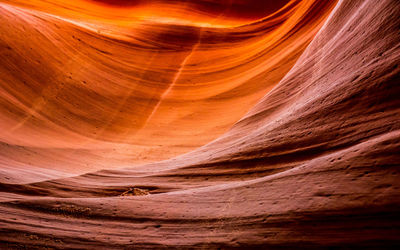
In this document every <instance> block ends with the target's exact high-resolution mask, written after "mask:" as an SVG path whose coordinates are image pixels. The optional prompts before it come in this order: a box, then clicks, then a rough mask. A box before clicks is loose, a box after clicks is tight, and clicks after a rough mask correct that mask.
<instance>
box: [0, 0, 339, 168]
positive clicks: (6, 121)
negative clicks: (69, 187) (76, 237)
mask: <svg viewBox="0 0 400 250" xmlns="http://www.w3.org/2000/svg"><path fill="white" fill-rule="evenodd" d="M7 2H9V1H7ZM78 2H79V1H78ZM56 3H57V4H56ZM74 3H75V2H74ZM72 4H73V3H71V2H70V1H55V2H52V3H50V2H48V1H15V5H9V4H0V12H1V17H0V18H1V19H0V21H1V27H2V29H3V30H4V32H1V33H0V41H1V45H2V53H1V55H0V57H1V62H0V64H1V68H0V70H1V72H0V73H1V80H0V81H1V88H2V89H1V95H2V99H1V110H2V112H1V114H0V126H1V130H2V131H4V132H3V133H1V134H0V141H1V143H2V144H1V145H0V148H1V150H0V159H2V161H1V162H3V163H1V164H2V165H5V166H8V167H9V166H10V165H11V166H15V168H16V169H21V168H29V167H30V166H34V167H40V168H47V169H53V170H62V171H67V172H72V173H76V174H80V173H84V172H88V171H91V170H98V169H110V168H121V167H127V166H132V165H134V164H138V163H143V162H152V161H156V160H164V159H168V158H170V157H172V156H176V155H179V154H182V153H185V152H188V151H191V150H193V149H195V148H197V147H199V146H202V145H204V144H206V143H208V142H210V141H211V140H213V139H215V138H217V137H218V136H219V135H221V134H223V133H224V132H226V131H227V130H228V129H229V128H230V127H231V126H232V125H233V124H234V123H235V122H236V121H237V120H239V119H240V118H241V117H242V116H243V115H244V114H245V113H246V112H247V111H248V110H249V109H250V108H251V107H252V106H253V105H254V104H255V103H256V102H257V101H258V100H259V99H260V98H261V97H262V96H263V95H264V94H265V93H266V92H267V91H268V90H270V89H271V88H272V87H273V86H274V85H275V84H276V83H278V82H279V80H280V79H281V78H282V77H283V76H284V75H285V74H286V73H287V71H288V70H289V69H290V68H291V67H292V66H293V64H294V63H295V61H296V59H297V58H298V57H299V56H300V54H301V53H302V51H303V50H304V49H305V47H306V46H307V45H308V44H309V42H310V41H311V39H312V38H313V37H314V35H315V33H316V32H317V31H318V29H319V28H320V27H321V26H322V24H323V21H324V20H325V19H326V17H327V16H328V14H329V11H330V10H331V9H332V8H333V6H334V3H333V2H329V1H324V2H321V3H320V2H314V1H291V2H290V3H288V4H286V5H285V6H284V7H283V8H282V9H280V10H279V11H277V12H275V13H274V14H271V15H269V16H267V17H265V18H263V19H260V20H257V21H254V22H252V23H247V24H245V25H241V26H237V27H230V28H220V27H202V26H198V25H197V24H196V23H192V22H189V23H182V22H178V23H168V22H167V23H165V22H163V21H161V22H160V21H159V20H158V19H151V20H150V19H145V20H136V21H135V20H133V21H131V22H130V23H129V24H127V23H121V22H120V19H123V18H124V17H126V16H124V15H127V14H126V13H125V10H124V9H122V10H120V8H118V9H117V10H115V12H111V10H113V9H111V10H110V9H106V10H108V12H107V13H111V14H109V15H108V16H105V17H106V18H104V20H103V19H101V20H100V21H99V20H97V22H94V21H93V20H95V18H96V17H97V12H96V11H94V10H93V9H91V8H88V7H87V6H86V5H84V4H82V7H81V9H74V8H73V6H70V5H72ZM75 4H76V3H75ZM16 6H24V7H16ZM74 6H75V5H74ZM95 6H97V5H95ZM99 6H100V5H99ZM28 7H30V9H28ZM85 7H87V8H85ZM175 7H176V6H175ZM93 8H94V7H93ZM98 8H105V7H101V6H100V7H98ZM78 10H79V11H81V12H78V13H83V14H81V15H78V14H76V13H77V11H78ZM95 10H96V9H95ZM102 10H103V9H102ZM44 11H47V12H44ZM103 11H105V10H103ZM120 11H121V12H120ZM132 11H133V12H132V13H133V14H134V13H135V12H134V10H132ZM102 13H103V12H100V14H102ZM129 13H130V12H129ZM183 13H186V14H185V15H186V16H189V14H190V13H187V12H183ZM112 14H113V15H112ZM133 14H130V15H133ZM185 15H184V14H182V16H185ZM113 16H117V17H120V19H115V20H114V19H113V18H112V17H113ZM85 18H86V19H85ZM106 19H107V20H108V21H107V20H106ZM110 20H111V21H112V23H110V22H111V21H110ZM109 28H112V29H111V31H110V32H108V31H104V30H103V29H109ZM128 31H129V33H127V32H128Z"/></svg>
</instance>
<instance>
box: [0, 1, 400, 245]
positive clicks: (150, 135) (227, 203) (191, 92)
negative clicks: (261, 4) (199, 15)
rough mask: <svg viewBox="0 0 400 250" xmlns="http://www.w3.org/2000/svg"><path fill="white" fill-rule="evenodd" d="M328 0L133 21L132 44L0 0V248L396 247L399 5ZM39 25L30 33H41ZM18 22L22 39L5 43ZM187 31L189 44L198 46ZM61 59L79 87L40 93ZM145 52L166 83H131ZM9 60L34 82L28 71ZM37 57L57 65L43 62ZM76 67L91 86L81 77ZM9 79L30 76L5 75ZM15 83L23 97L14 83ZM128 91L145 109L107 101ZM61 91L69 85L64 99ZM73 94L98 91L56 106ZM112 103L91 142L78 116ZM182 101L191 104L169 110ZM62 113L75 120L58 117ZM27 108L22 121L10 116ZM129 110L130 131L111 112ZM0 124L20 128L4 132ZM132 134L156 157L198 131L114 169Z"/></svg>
mask: <svg viewBox="0 0 400 250" xmlns="http://www.w3.org/2000/svg"><path fill="white" fill-rule="evenodd" d="M16 2H17V1H16ZM18 2H21V1H18ZM138 2H140V1H138ZM201 2H207V1H201ZM217 2H219V1H217ZM237 2H240V1H237ZM322 2H323V3H322ZM328 2H329V1H315V2H311V1H291V2H290V3H288V4H287V5H285V7H283V8H282V9H280V10H278V11H277V12H275V13H274V14H272V15H270V16H269V17H266V18H264V19H261V20H259V21H255V22H252V23H251V24H246V25H239V26H236V27H234V28H232V27H231V28H221V27H218V28H216V27H213V28H210V27H208V28H204V27H202V28H201V29H200V28H199V27H198V26H197V25H186V26H185V25H183V26H182V24H180V25H178V26H174V25H176V24H174V25H171V24H169V25H167V24H165V23H157V22H148V21H141V23H140V25H139V26H140V27H139V26H138V27H139V28H137V30H136V32H135V33H134V34H135V35H134V36H132V38H129V37H128V36H125V35H126V33H125V32H126V30H125V28H126V26H124V27H123V26H120V24H118V25H117V26H113V27H122V28H121V29H118V28H116V29H115V30H114V31H115V32H116V33H118V34H119V35H120V36H119V39H117V38H116V36H115V34H116V33H115V34H111V33H110V34H106V35H105V34H98V33H97V34H96V33H93V32H92V31H90V30H88V28H87V27H83V26H80V25H76V24H75V22H77V21H76V20H75V21H73V22H72V21H71V20H72V19H68V18H70V17H63V19H60V17H54V16H49V15H48V14H43V12H37V8H32V9H35V10H27V9H26V6H25V7H24V8H21V7H14V6H11V5H5V4H2V5H0V6H1V8H0V11H1V12H2V13H3V14H4V15H1V16H0V21H1V22H2V24H4V25H2V26H1V27H6V25H8V27H16V28H15V29H13V30H14V31H13V32H10V33H8V34H3V33H0V41H2V43H4V44H8V45H7V46H9V47H10V48H11V49H9V50H15V51H16V52H10V51H7V50H3V51H5V52H4V53H3V54H0V56H1V57H2V58H3V59H7V60H8V61H5V62H3V63H2V64H1V65H2V68H1V72H0V73H1V74H2V76H4V77H2V79H9V80H8V81H7V80H1V82H0V83H1V85H0V86H1V87H2V91H1V92H0V93H1V94H2V99H0V100H1V101H2V105H3V106H2V113H1V119H2V120H1V123H0V124H1V126H2V127H3V128H4V131H9V132H6V133H3V134H2V135H1V140H2V141H3V144H2V149H1V151H0V153H1V154H2V156H1V157H2V158H1V159H2V161H1V162H2V164H4V166H7V168H5V169H4V170H2V172H1V175H2V176H4V177H3V179H1V183H0V191H1V196H0V198H1V200H0V201H1V203H0V211H1V214H2V218H0V230H1V234H0V241H1V242H2V243H1V244H2V246H4V247H8V248H21V247H28V248H34V247H36V248H40V247H55V248H77V249H79V248H85V249H94V248H107V249H114V248H115V249H127V248H128V249H129V248H207V249H210V248H211V249H214V248H249V247H260V248H282V247H284V248H307V249H309V248H326V247H345V248H356V247H366V248H376V249H379V248H388V247H393V248H394V247H399V246H400V239H399V236H398V235H400V218H399V211H400V191H399V188H400V178H399V177H400V176H399V172H400V170H399V163H400V154H399V148H400V99H399V96H400V86H399V84H398V83H399V80H400V69H399V63H400V39H399V38H400V33H399V27H400V5H399V4H398V3H397V1H396V0H382V1H374V0H340V1H338V2H329V3H328ZM19 6H20V5H19ZM107 8H111V7H107ZM112 8H114V7H112ZM118 8H120V7H118ZM42 11H43V10H42ZM296 13H297V14H296ZM53 14H54V13H53ZM54 15H55V14H54ZM66 20H67V21H66ZM32 22H34V23H35V25H32ZM18 27H19V28H18ZM50 27H51V28H50ZM53 27H58V28H57V29H56V28H54V30H53ZM183 27H185V28H183ZM189 27H190V28H189ZM196 27H197V28H196ZM19 29H20V31H21V32H20V33H18V30H19ZM30 29H31V30H30ZM208 29H209V30H208ZM22 30H23V32H22ZM38 30H40V31H41V32H39V31H38ZM134 30H135V29H134ZM163 30H167V31H168V32H165V33H163V34H164V35H165V36H164V35H160V34H161V33H162V31H163ZM149 31H153V32H149ZM206 31H207V32H206ZM278 31H279V32H278ZM282 31H286V32H283V33H282ZM30 32H31V33H30ZM38 32H39V33H40V37H42V38H43V39H40V40H37V41H36V40H35V39H36V38H35V37H37V36H38V35H37V33H38ZM157 32H160V33H157ZM180 32H182V33H180ZM196 32H198V33H196ZM203 32H205V34H203ZM14 33H15V34H14ZM200 33H201V34H200ZM18 34H19V35H18ZM21 34H25V35H29V36H30V37H32V39H31V40H32V42H31V43H27V42H26V40H23V41H21V42H20V43H16V41H18V39H16V38H17V37H21ZM60 34H70V35H71V34H72V35H73V36H75V37H76V38H77V39H80V40H81V41H85V44H86V45H85V46H82V47H79V49H74V44H75V42H71V41H74V40H72V39H75V38H72V39H71V38H68V39H71V41H66V40H64V39H67V38H65V37H64V36H59V35H60ZM193 34H198V36H197V38H198V37H201V38H202V39H199V40H197V42H196V36H195V35H193ZM218 34H223V36H221V37H220V36H218ZM280 35H282V37H280ZM53 36H54V41H58V40H57V38H58V39H59V43H60V44H61V45H63V46H64V47H63V49H62V50H57V49H56V47H57V46H54V47H52V48H49V47H48V46H50V44H52V42H49V43H48V44H46V46H38V45H39V44H41V45H44V44H43V43H44V42H45V41H52V39H49V37H51V38H52V37H53ZM171 36H172V37H174V36H176V37H175V38H172V37H171ZM203 36H209V37H208V38H207V39H206V40H203ZM178 37H179V38H178ZM139 38H140V39H139ZM212 38H213V39H216V40H213V39H212ZM217 38H218V39H217ZM135 39H137V41H139V40H141V39H143V44H139V43H137V42H136V41H135ZM275 39H276V40H275ZM9 41H13V42H14V43H10V42H9ZM54 41H53V42H54ZM167 41H170V43H167ZM199 41H200V42H199ZM300 41H301V42H300ZM310 41H311V42H310ZM78 42H79V40H78ZM78 42H76V44H78ZM151 42H153V44H151ZM9 44H12V45H14V46H15V47H16V48H19V50H16V48H14V47H11V45H9ZM60 44H58V45H59V46H60ZM105 44H107V46H104V45H105ZM26 46H32V47H33V48H37V47H38V48H41V47H42V48H46V49H42V50H40V49H35V50H33V51H32V52H29V50H25V49H22V48H25V47H26ZM96 46H97V47H96ZM113 46H115V48H114V47H113ZM178 47H179V49H178ZM68 48H70V49H71V51H69V50H68ZM117 48H118V49H117ZM121 48H125V49H126V50H123V51H121ZM156 48H157V49H156ZM91 49H95V50H97V52H95V51H91ZM99 49H101V51H103V52H101V51H98V50H99ZM149 50H150V51H152V52H154V51H155V50H156V51H157V56H156V57H155V59H151V57H150V58H149V56H148V55H149V54H146V53H145V52H143V51H149ZM26 51H28V52H26ZM72 51H74V52H75V53H76V54H77V55H76V57H74V53H73V52H72ZM132 51H134V52H135V53H134V55H135V58H142V59H140V60H139V59H137V62H138V63H137V64H135V62H134V61H129V59H130V58H131V57H130V55H133V54H130V53H133V52H132ZM228 51H229V53H228ZM25 53H28V54H25ZM59 53H66V55H59ZM116 53H117V54H116ZM206 54H209V57H207V59H205V57H203V56H205V55H206ZM27 55H30V57H27ZM33 55H37V58H40V60H47V61H46V63H43V65H45V66H46V70H43V71H41V70H40V69H38V70H33V69H30V70H31V71H29V67H28V65H33V64H32V61H28V60H35V59H34V58H35V57H32V56H33ZM96 55H97V56H96ZM62 56H63V57H62ZM65 57H72V58H74V59H73V60H71V64H72V65H71V66H69V67H71V69H72V68H73V69H75V70H77V71H78V67H76V63H77V62H80V67H81V68H84V70H81V71H79V72H80V73H79V76H80V77H82V78H81V79H85V81H88V82H86V85H84V86H85V87H80V88H79V90H76V89H73V88H74V87H71V86H74V85H73V84H74V80H72V81H71V82H68V84H66V83H64V86H63V87H62V89H61V91H59V92H60V97H59V98H61V100H62V101H55V100H57V97H58V94H54V92H51V91H54V89H53V90H51V86H53V85H51V86H48V88H46V89H45V90H42V91H41V92H39V93H40V94H37V93H36V91H37V90H35V91H34V89H35V88H34V87H35V86H36V88H39V89H40V87H43V86H42V85H41V84H40V83H39V81H40V80H41V79H42V80H43V79H45V78H42V77H45V76H46V77H47V78H46V79H47V81H50V80H49V79H51V80H52V81H53V79H55V80H57V79H59V78H57V77H61V76H65V75H64V74H63V72H66V71H68V70H67V69H69V68H68V64H66V63H65V62H62V63H61V62H60V65H64V67H61V66H59V65H57V64H55V61H57V60H59V59H60V58H65ZM105 58H107V59H105ZM145 58H147V59H148V60H145ZM274 58H279V59H274ZM167 59H168V62H167ZM172 59H174V60H172ZM13 60H14V61H13ZM24 60H26V61H25V62H24ZM108 60H109V61H108ZM3 61H4V60H3ZM89 61H90V63H88V62H89ZM147 61H148V62H149V65H148V70H149V71H151V73H154V74H155V72H157V76H158V77H159V78H160V79H161V78H165V79H170V80H171V79H172V84H171V81H169V83H170V84H169V85H163V84H162V83H161V80H160V79H158V80H159V81H160V83H159V84H156V83H155V80H154V79H155V78H156V77H155V75H153V74H150V73H148V74H149V75H147V76H146V77H145V76H143V77H140V79H141V84H140V85H139V84H138V85H135V83H134V81H133V79H131V78H129V77H137V74H138V73H137V72H145V71H143V68H141V67H142V66H143V62H147ZM50 62H51V63H50ZM174 62H175V63H176V65H175V66H176V67H175V66H173V65H171V64H173V63H174ZM53 63H54V64H53ZM52 64H53V66H52V67H51V66H50V65H52ZM16 65H18V66H19V67H17V66H16ZM135 65H137V66H135ZM182 65H184V67H183V69H182ZM229 65H231V66H229ZM232 65H235V66H232ZM124 66H126V67H124ZM139 66H141V67H139ZM31 67H33V66H31ZM102 67H106V68H107V69H108V70H106V69H105V68H102ZM135 67H138V68H137V71H135V70H134V68H135ZM21 68H23V69H24V70H25V72H28V73H29V72H36V74H37V76H36V75H33V74H30V75H29V74H28V76H29V78H28V76H25V75H24V74H23V71H22V70H19V69H21ZM50 69H52V70H54V72H58V73H57V74H56V73H54V74H48V73H49V70H50ZM69 71H71V70H69ZM69 71H68V72H69ZM169 71H170V72H169ZM275 71H279V73H277V72H276V73H274V72H275ZM11 72H14V73H15V74H10V73H11ZM75 72H76V71H75ZM135 72H136V73H135ZM168 72H169V73H170V74H168ZM89 74H91V75H92V78H91V79H95V80H93V81H96V82H97V84H95V83H94V82H89V80H88V78H85V77H87V76H88V75H89ZM253 74H254V75H253ZM177 75H178V76H179V77H177ZM168 76H169V78H168ZM6 77H8V78H6ZM25 77H26V78H25ZM35 77H36V78H35ZM74 77H75V75H74V74H73V77H72V79H74ZM152 77H153V78H152ZM242 77H243V79H246V80H243V79H242ZM28 79H30V80H28ZM105 79H109V81H111V82H113V84H106V83H104V80H105ZM179 79H180V80H179ZM182 79H187V81H183V80H182ZM239 79H241V80H239ZM178 80H179V81H178ZM20 81H22V82H24V81H25V85H22V84H21V85H17V83H19V82H20ZM181 81H182V82H181ZM190 81H193V84H192V83H191V82H190ZM63 82H64V81H60V85H61V83H63ZM166 82H168V81H166ZM12 83H15V84H14V85H13V86H12ZM92 84H93V85H92ZM171 85H172V87H171ZM16 86H21V87H20V89H19V90H24V89H23V88H26V89H28V88H31V89H32V91H28V90H26V89H25V91H21V92H20V95H17V91H15V90H16V89H18V88H17V87H16ZM23 86H26V87H23ZM129 86H134V87H132V90H131V92H129V96H132V97H131V98H132V103H130V102H129V100H130V99H129V97H127V99H125V100H123V103H124V105H125V103H130V105H132V104H136V105H137V106H138V107H142V109H141V111H140V112H142V113H140V114H139V113H138V114H136V113H134V114H130V113H129V112H128V111H127V110H125V109H123V108H122V107H123V105H122V106H119V107H118V105H117V104H116V103H115V100H118V98H121V95H120V93H121V92H122V90H123V89H124V88H129ZM160 86H165V87H164V88H161V87H160ZM120 88H121V89H120ZM151 89H152V90H151ZM89 90H90V91H89ZM43 91H45V92H43ZM67 91H73V92H71V95H70V96H69V98H67V99H62V98H66V96H64V95H66V94H65V92H67ZM151 91H153V92H151ZM157 91H158V92H157ZM28 93H31V95H32V96H34V94H35V93H36V95H37V96H40V97H41V99H40V100H37V101H36V102H35V105H32V104H29V105H28V104H27V103H29V100H32V99H34V98H33V97H32V96H30V95H28ZM67 93H68V92H67ZM72 93H73V94H72ZM89 93H92V94H93V96H92V95H91V94H89ZM150 93H153V95H154V96H158V97H157V98H154V100H153V101H152V105H150V104H149V105H143V106H140V105H139V104H138V103H140V101H139V100H138V99H140V98H139V97H141V98H143V101H145V100H147V101H148V102H149V103H151V102H150V101H149V100H152V99H151V98H150V97H151V96H152V94H150ZM155 93H157V95H156V94H155ZM52 95H54V99H53V98H49V97H50V96H52ZM80 95H81V96H80ZM102 95H104V96H103V97H101V96H102ZM43 96H47V98H44V97H43ZM106 97H108V98H106ZM43 98H44V99H43ZM77 100H80V101H81V102H85V103H86V104H87V105H89V104H90V103H92V102H94V101H95V100H98V101H97V102H96V105H94V106H85V107H83V106H82V107H80V106H76V107H75V108H69V106H67V104H68V103H71V105H72V106H74V103H73V102H75V101H77ZM107 100H108V101H109V102H110V103H107ZM12 101H13V102H12ZM51 102H55V103H54V104H51ZM200 102H201V103H202V104H204V105H205V106H201V105H200V104H199V103H200ZM11 103H12V105H11ZM17 104H19V105H17ZM6 105H8V106H6ZM52 105H54V106H52ZM75 105H76V104H75ZM116 105H117V107H118V108H117V110H121V111H122V112H121V113H122V114H121V115H120V116H121V117H119V113H117V114H114V115H113V119H112V121H108V123H107V126H105V125H104V124H102V125H101V126H100V130H101V133H100V132H99V131H97V133H98V135H97V136H95V137H92V136H91V135H90V133H89V131H90V128H91V127H90V126H91V125H93V124H94V123H91V122H92V121H91V119H92V118H91V117H90V116H89V115H88V113H89V111H92V112H93V115H95V117H96V119H98V121H102V119H105V118H102V117H101V116H102V115H104V117H109V115H110V113H112V112H111V110H115V108H116ZM199 105H200V106H199ZM207 105H208V106H207ZM11 107H13V108H11ZM194 107H201V109H200V108H199V109H195V108H194ZM206 107H207V108H206ZM63 109H65V110H66V111H62V110H63ZM96 109H98V110H96ZM182 109H187V110H188V111H187V112H189V113H190V115H185V116H180V115H178V113H179V114H184V111H183V110H182ZM67 110H68V111H69V112H76V114H75V113H73V114H70V115H68V116H66V118H64V119H65V120H64V119H62V117H59V115H60V114H63V112H67ZM100 110H101V111H102V112H101V114H99V111H100ZM108 110H110V112H108ZM138 110H140V109H139V108H138V109H135V111H132V112H139V111H138ZM154 110H155V111H154ZM177 110H179V112H178V111H177ZM217 110H219V112H217ZM78 111H79V112H78ZM26 112H30V116H29V118H25V120H23V122H22V123H21V117H26V116H25V115H26ZM175 112H176V113H175ZM181 112H182V113H181ZM78 114H79V116H78ZM75 115H76V117H75ZM130 115H132V117H131V118H132V119H134V118H133V117H135V119H138V123H140V126H139V128H136V127H134V125H133V124H131V123H130V122H129V121H126V123H122V122H121V121H120V120H119V119H130V118H129V117H130ZM179 117H180V119H179ZM228 118H229V119H228ZM93 119H95V118H93ZM139 119H141V120H139ZM66 121H69V123H67V122H66ZM173 121H176V123H174V122H173ZM122 124H126V128H127V127H129V126H130V127H129V128H130V129H131V130H132V131H131V132H132V134H130V133H128V132H127V131H125V130H124V128H125V127H124V126H123V125H122ZM128 124H130V125H129V126H128ZM205 124H207V125H209V126H210V127H209V128H208V130H207V129H205V128H206V127H202V126H205ZM11 125H14V126H17V127H16V128H14V130H10V127H11ZM216 126H219V127H220V128H216ZM222 127H223V128H222ZM200 128H202V129H200ZM195 131H198V135H199V137H202V139H201V140H200V139H198V138H197V136H196V132H195ZM205 134H206V135H205ZM127 137H129V138H130V139H129V140H128V141H124V142H123V143H124V150H125V151H122V145H121V148H119V149H118V150H120V151H117V152H110V151H108V149H110V148H113V147H117V145H119V144H122V140H123V138H127ZM216 137H218V138H216ZM39 138H41V139H40V140H39ZM89 138H90V139H91V140H90V141H88V139H89ZM162 138H164V139H165V138H168V140H167V139H165V140H164V141H162V144H160V145H162V146H160V148H154V147H151V146H152V145H153V143H155V142H157V143H159V142H160V139H162ZM182 138H184V139H182ZM214 138H216V139H214ZM213 139H214V140H213ZM81 140H82V142H80V141H81ZM138 140H140V141H141V142H142V143H143V145H141V146H142V147H147V149H148V150H150V149H151V150H152V151H151V152H153V153H154V154H161V153H160V152H162V151H161V148H162V147H163V146H164V147H167V148H174V147H176V146H177V144H178V143H183V142H185V141H186V142H190V143H193V147H190V149H193V150H192V151H191V152H188V153H185V154H182V155H179V156H176V157H172V158H171V156H172V155H174V154H173V153H171V152H169V153H165V155H164V156H165V157H161V156H160V158H164V159H165V160H163V161H159V162H151V163H148V164H143V165H136V166H133V163H131V165H130V166H129V164H126V165H125V168H116V167H115V166H111V165H112V164H115V163H119V167H121V166H123V164H121V163H127V162H129V159H127V158H124V157H126V155H129V154H132V151H133V150H144V149H137V148H135V147H137V145H135V143H138V142H137V141H138ZM204 144H205V145H204ZM60 145H63V147H61V146H60ZM107 146H110V148H107ZM129 150H132V151H129ZM188 150H189V149H188ZM185 151H186V150H182V151H179V152H178V151H175V152H176V153H182V152H185ZM142 152H146V153H145V154H146V155H148V154H149V151H142ZM29 154H31V155H29ZM103 154H104V155H103ZM22 156H23V157H22ZM132 158H135V157H132ZM167 158H169V159H167ZM23 159H26V162H24V161H23ZM152 160H154V158H153V159H152ZM51 162H53V164H54V166H49V165H51V164H50V163H51ZM132 162H133V160H132ZM84 164H94V165H96V167H90V166H89V167H83V166H82V165H84ZM102 164H103V165H102ZM67 165H71V167H69V168H68V167H67ZM29 166H35V167H37V168H39V169H41V170H38V171H36V172H33V171H32V170H30V168H29ZM43 168H49V169H53V170H52V171H54V172H45V171H44V170H43ZM101 168H103V169H104V170H99V171H95V172H90V173H85V174H81V175H76V176H71V174H73V173H76V172H79V170H82V169H86V170H87V169H101ZM29 170H30V171H29ZM20 173H21V174H20ZM22 173H23V174H22ZM45 173H48V174H47V176H46V175H45ZM6 177H7V179H6Z"/></svg>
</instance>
